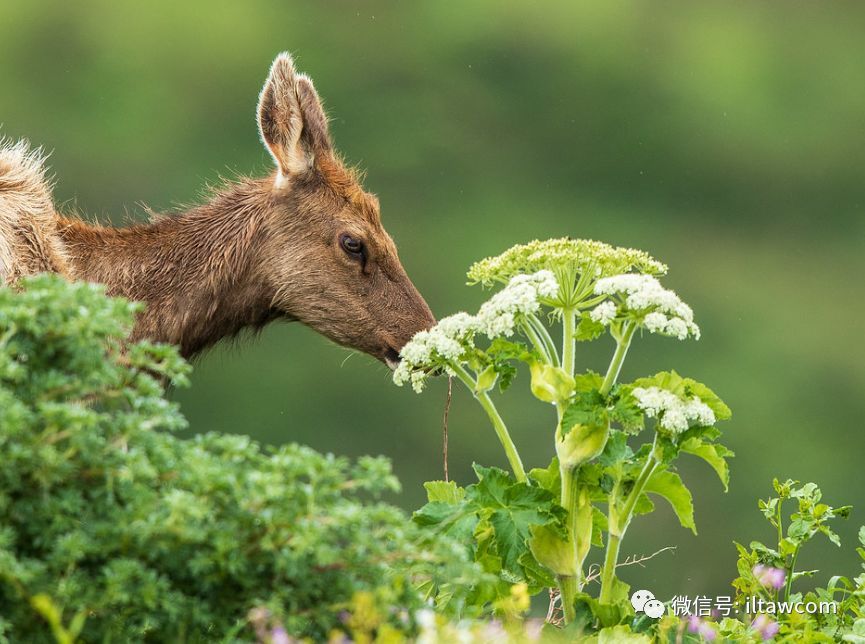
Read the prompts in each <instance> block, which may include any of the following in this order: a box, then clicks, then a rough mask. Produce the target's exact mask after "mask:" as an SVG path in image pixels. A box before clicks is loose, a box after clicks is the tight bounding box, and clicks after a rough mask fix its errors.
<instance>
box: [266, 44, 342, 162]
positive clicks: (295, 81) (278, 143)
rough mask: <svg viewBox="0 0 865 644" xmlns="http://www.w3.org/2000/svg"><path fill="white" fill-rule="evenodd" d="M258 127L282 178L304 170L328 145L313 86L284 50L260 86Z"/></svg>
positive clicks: (325, 121) (324, 119) (319, 102)
mask: <svg viewBox="0 0 865 644" xmlns="http://www.w3.org/2000/svg"><path fill="white" fill-rule="evenodd" d="M258 129H259V131H260V132H261V139H262V141H264V145H265V146H267V149H268V150H269V151H270V154H271V155H272V156H273V158H274V160H275V161H276V165H277V167H278V168H279V173H280V177H281V178H285V177H288V176H292V175H296V174H301V173H303V172H306V171H307V170H309V169H310V168H311V167H312V165H313V163H314V162H315V155H316V153H321V152H323V151H325V150H327V149H329V148H330V138H329V135H328V131H327V117H326V116H325V114H324V109H323V108H322V106H321V101H320V100H319V98H318V94H317V93H316V91H315V87H313V85H312V81H311V80H310V79H309V78H308V77H307V76H305V75H304V74H298V73H297V72H296V71H295V69H294V62H293V61H292V59H291V56H290V55H289V54H287V53H282V54H280V55H279V56H277V57H276V60H274V61H273V65H272V66H271V68H270V74H269V75H268V77H267V81H266V82H265V83H264V88H263V89H262V90H261V96H260V97H259V99H258Z"/></svg>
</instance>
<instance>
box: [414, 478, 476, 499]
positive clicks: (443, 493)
mask: <svg viewBox="0 0 865 644" xmlns="http://www.w3.org/2000/svg"><path fill="white" fill-rule="evenodd" d="M423 486H424V488H426V495H427V500H428V501H429V502H431V503H432V502H435V501H441V502H442V503H459V502H460V501H462V500H463V499H464V498H465V496H466V491H465V490H464V489H463V488H461V487H460V486H458V485H457V484H456V482H454V481H427V482H426V483H424V484H423Z"/></svg>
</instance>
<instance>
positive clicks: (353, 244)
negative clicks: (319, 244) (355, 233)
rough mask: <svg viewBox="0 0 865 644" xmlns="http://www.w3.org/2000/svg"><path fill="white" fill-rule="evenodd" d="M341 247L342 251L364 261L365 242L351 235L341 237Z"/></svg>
mask: <svg viewBox="0 0 865 644" xmlns="http://www.w3.org/2000/svg"><path fill="white" fill-rule="evenodd" d="M339 245H340V246H341V247H342V249H343V250H344V251H345V252H346V253H348V254H349V255H351V256H352V257H353V258H355V259H360V260H363V259H364V255H365V253H364V248H363V242H362V241H360V240H359V239H355V238H354V237H352V236H351V235H340V238H339Z"/></svg>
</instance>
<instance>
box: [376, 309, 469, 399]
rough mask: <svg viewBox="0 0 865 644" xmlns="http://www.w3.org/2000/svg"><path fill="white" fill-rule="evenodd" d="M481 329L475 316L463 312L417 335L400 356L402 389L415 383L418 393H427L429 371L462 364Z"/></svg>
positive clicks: (397, 374)
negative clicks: (466, 351) (449, 363)
mask: <svg viewBox="0 0 865 644" xmlns="http://www.w3.org/2000/svg"><path fill="white" fill-rule="evenodd" d="M477 326H478V325H477V319H476V318H475V317H474V316H472V315H469V314H468V313H463V312H460V313H455V314H453V315H450V316H448V317H446V318H442V319H441V320H439V322H438V324H436V325H435V326H434V327H433V328H431V329H429V330H427V331H419V332H418V333H416V334H415V335H414V337H413V338H412V339H411V340H410V341H409V342H408V344H406V345H405V346H404V347H403V348H402V351H400V352H399V355H400V358H402V360H400V363H399V365H398V366H397V368H396V369H395V370H394V373H393V381H394V383H396V384H397V385H399V386H400V387H401V386H402V385H404V384H405V383H407V382H411V386H412V388H413V389H414V390H415V391H416V392H417V393H420V392H421V391H423V388H424V384H425V383H426V379H427V375H428V374H427V371H428V370H429V369H430V368H431V367H433V366H435V365H436V364H439V363H441V362H448V361H455V360H459V357H460V356H461V355H462V354H463V351H464V350H465V348H466V343H467V342H468V341H469V340H470V338H471V336H472V335H473V334H474V332H475V331H476V330H477Z"/></svg>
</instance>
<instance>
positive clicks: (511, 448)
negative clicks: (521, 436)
mask: <svg viewBox="0 0 865 644" xmlns="http://www.w3.org/2000/svg"><path fill="white" fill-rule="evenodd" d="M450 367H451V369H452V370H453V372H454V373H455V374H456V376H457V377H458V378H459V379H460V380H462V381H463V384H465V386H466V387H468V388H469V391H471V392H472V394H474V397H475V399H476V400H477V401H478V402H479V403H480V404H481V407H483V408H484V411H485V412H487V416H488V417H489V419H490V422H491V423H492V424H493V429H494V430H495V432H496V436H498V437H499V442H500V443H501V444H502V447H503V448H504V449H505V455H506V456H507V457H508V463H510V465H511V470H512V471H513V473H514V476H515V477H516V479H517V481H520V482H521V483H524V482H525V481H526V469H525V468H524V467H523V461H522V459H521V458H520V454H519V452H517V446H516V445H514V441H513V440H512V439H511V435H510V433H509V432H508V428H507V426H506V425H505V421H504V420H502V417H501V416H500V415H499V411H498V409H496V406H495V405H494V404H493V401H492V399H491V398H490V396H489V394H488V393H487V392H486V391H477V383H476V382H475V379H474V378H472V376H471V375H470V374H469V372H468V371H466V370H465V369H464V368H463V366H462V365H459V364H451V365H450Z"/></svg>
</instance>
